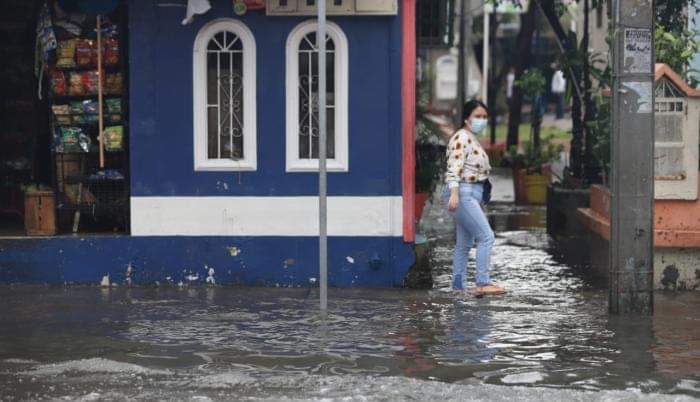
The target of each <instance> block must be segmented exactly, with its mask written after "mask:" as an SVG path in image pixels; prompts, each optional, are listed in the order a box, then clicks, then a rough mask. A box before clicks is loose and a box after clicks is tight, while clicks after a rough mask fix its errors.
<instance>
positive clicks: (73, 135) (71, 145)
mask: <svg viewBox="0 0 700 402" xmlns="http://www.w3.org/2000/svg"><path fill="white" fill-rule="evenodd" d="M82 132H83V130H81V129H79V128H77V127H61V142H62V143H63V152H79V151H80V145H78V138H79V137H80V134H82Z"/></svg>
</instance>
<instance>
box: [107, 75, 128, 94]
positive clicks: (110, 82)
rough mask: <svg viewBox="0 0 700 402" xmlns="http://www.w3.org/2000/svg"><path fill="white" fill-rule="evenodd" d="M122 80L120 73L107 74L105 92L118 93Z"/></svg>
mask: <svg viewBox="0 0 700 402" xmlns="http://www.w3.org/2000/svg"><path fill="white" fill-rule="evenodd" d="M123 86H124V82H123V80H122V74H121V73H115V74H107V79H106V82H105V93H108V94H113V95H118V94H121V93H122V90H123Z"/></svg>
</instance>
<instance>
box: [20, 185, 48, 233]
mask: <svg viewBox="0 0 700 402" xmlns="http://www.w3.org/2000/svg"><path fill="white" fill-rule="evenodd" d="M22 190H23V191H24V228H25V230H26V232H27V235H29V236H52V235H55V234H56V201H55V197H54V193H53V190H52V189H51V188H49V187H46V186H44V185H41V184H30V185H27V186H23V187H22Z"/></svg>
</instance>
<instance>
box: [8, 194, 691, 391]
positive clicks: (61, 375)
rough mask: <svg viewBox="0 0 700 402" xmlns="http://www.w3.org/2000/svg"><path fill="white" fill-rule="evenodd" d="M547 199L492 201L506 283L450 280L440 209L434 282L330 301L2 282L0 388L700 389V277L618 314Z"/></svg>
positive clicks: (498, 260)
mask: <svg viewBox="0 0 700 402" xmlns="http://www.w3.org/2000/svg"><path fill="white" fill-rule="evenodd" d="M544 216H545V214H544V209H541V208H518V207H514V206H511V205H500V206H498V205H497V206H494V207H491V208H490V209H489V217H490V219H491V222H492V224H493V226H494V227H495V228H496V232H497V242H496V246H495V250H494V257H493V265H494V267H493V272H494V278H493V279H494V280H495V281H496V282H498V283H500V284H503V285H505V286H506V287H507V288H508V289H509V290H510V292H509V293H508V294H507V295H504V296H499V297H490V298H489V297H485V298H481V299H476V298H471V297H466V296H463V295H456V294H453V293H452V292H449V291H448V289H447V288H448V286H449V283H450V263H451V253H452V246H453V244H454V243H453V242H454V240H453V237H452V231H451V230H452V229H451V222H450V221H449V219H447V218H446V217H445V216H444V215H443V214H442V213H441V212H440V211H439V209H437V208H434V209H430V208H429V209H428V210H427V211H426V215H425V218H424V222H423V224H422V227H421V232H422V233H423V234H425V236H426V237H427V240H428V243H429V244H430V245H431V250H432V251H431V257H430V258H431V264H432V266H433V281H434V288H433V289H431V290H398V289H397V290H368V289H346V290H339V289H331V290H330V292H329V296H330V301H329V314H328V316H327V317H325V318H323V317H321V316H319V314H318V301H317V297H318V293H317V290H316V289H262V288H238V287H205V286H201V285H200V286H189V287H183V288H178V287H170V286H161V287H158V288H155V287H152V288H149V287H137V288H126V287H123V286H122V287H118V288H113V289H101V288H98V287H67V288H63V287H42V286H2V287H0V300H1V303H2V305H1V306H2V309H1V310H0V311H1V312H0V400H3V401H12V400H41V399H49V400H125V399H132V400H149V401H150V400H233V399H237V400H241V399H249V400H308V399H312V400H314V399H315V400H503V401H511V400H556V401H558V400H570V401H598V400H601V399H604V400H625V401H637V400H641V401H647V400H648V401H658V400H661V401H663V400H668V401H672V400H674V401H682V400H695V399H696V398H700V294H699V293H698V292H686V293H663V292H659V293H656V295H655V309H656V314H655V315H654V317H645V318H629V317H609V316H608V315H607V292H606V290H605V285H606V283H605V281H602V280H600V279H598V278H596V277H595V276H593V275H591V273H590V269H588V267H586V265H585V264H584V263H582V264H576V261H573V262H565V261H566V259H562V258H561V255H562V253H563V252H565V251H566V250H562V248H561V246H560V245H557V244H555V243H554V242H553V241H552V240H551V239H549V238H548V237H547V235H546V233H545V231H544V229H543V224H544ZM568 247H572V246H571V245H569V246H568ZM574 247H576V246H575V244H574ZM574 251H575V250H574ZM564 254H566V253H564Z"/></svg>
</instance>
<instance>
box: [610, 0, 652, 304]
mask: <svg viewBox="0 0 700 402" xmlns="http://www.w3.org/2000/svg"><path fill="white" fill-rule="evenodd" d="M653 10H654V9H653V0H613V22H612V24H613V25H612V29H613V32H614V35H615V37H614V43H613V49H612V52H613V82H612V116H613V119H612V147H611V148H612V155H611V157H612V159H611V161H612V169H611V186H610V191H611V196H612V198H611V205H610V214H611V216H610V230H611V233H610V299H609V309H610V313H611V314H629V313H632V314H651V313H652V312H653V290H652V289H653V261H654V258H653V256H654V247H653V241H654V230H653V218H654V216H653V215H654V159H653V158H654V91H653V88H654V33H653V23H654V21H653V18H654V11H653Z"/></svg>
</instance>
